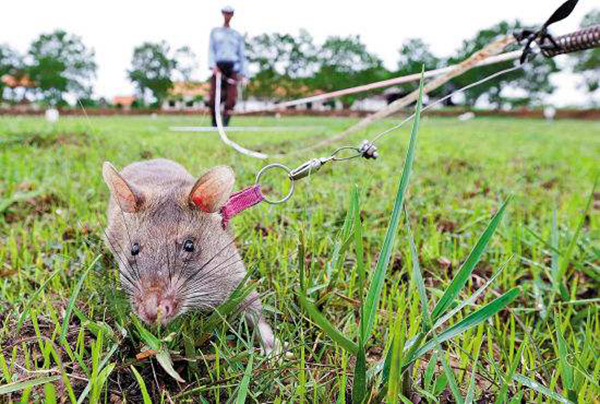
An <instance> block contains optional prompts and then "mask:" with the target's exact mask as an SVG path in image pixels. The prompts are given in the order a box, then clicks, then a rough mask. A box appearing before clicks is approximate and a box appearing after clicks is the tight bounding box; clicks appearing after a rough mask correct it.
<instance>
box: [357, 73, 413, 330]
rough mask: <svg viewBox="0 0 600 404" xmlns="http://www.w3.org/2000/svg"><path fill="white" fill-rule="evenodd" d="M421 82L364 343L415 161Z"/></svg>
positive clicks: (374, 283) (365, 317)
mask: <svg viewBox="0 0 600 404" xmlns="http://www.w3.org/2000/svg"><path fill="white" fill-rule="evenodd" d="M423 81H424V80H423V75H421V83H420V85H419V100H418V102H417V108H416V112H415V120H414V123H413V127H412V131H411V134H410V142H409V144H408V150H407V152H406V161H405V163H404V169H403V170H402V176H401V177H400V183H399V185H398V193H397V194H396V200H395V202H394V209H393V211H392V216H391V218H390V222H389V225H388V229H387V232H386V235H385V239H384V242H383V247H382V249H381V253H380V254H379V261H378V262H377V266H376V268H375V273H374V275H373V279H372V281H371V287H370V289H369V293H368V295H367V299H366V301H365V305H364V311H363V315H362V318H361V321H362V322H364V323H365V324H366V325H365V341H367V340H368V339H369V337H370V336H371V332H372V331H373V325H374V324H375V318H376V316H377V307H378V306H379V299H380V298H381V292H382V290H383V285H384V281H385V275H386V272H387V267H388V265H389V262H390V257H391V255H392V249H393V248H394V242H395V240H396V234H397V233H398V223H399V221H400V215H401V213H402V205H403V203H404V196H405V194H406V190H407V188H408V182H409V180H410V174H411V172H412V167H413V162H414V159H415V148H416V144H417V135H418V133H419V123H420V116H421V108H422V106H423Z"/></svg>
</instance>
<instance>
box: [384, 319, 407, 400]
mask: <svg viewBox="0 0 600 404" xmlns="http://www.w3.org/2000/svg"><path fill="white" fill-rule="evenodd" d="M403 323H404V316H402V315H400V316H398V317H396V321H395V324H394V330H393V334H392V335H393V336H394V339H393V342H392V347H391V349H390V350H391V352H392V354H391V364H390V375H389V384H388V386H387V388H388V391H387V402H388V403H397V402H398V396H399V395H400V393H401V390H402V354H403V352H404V342H405V341H404V339H405V333H404V332H403V329H402V326H403Z"/></svg>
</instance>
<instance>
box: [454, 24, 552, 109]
mask: <svg viewBox="0 0 600 404" xmlns="http://www.w3.org/2000/svg"><path fill="white" fill-rule="evenodd" d="M520 29H522V25H521V23H520V22H519V21H515V22H513V23H508V22H506V21H503V22H501V23H499V24H496V25H494V26H492V27H490V28H488V29H484V30H481V31H479V32H477V34H476V35H475V37H474V38H472V39H469V40H465V41H464V42H463V44H462V47H461V48H460V49H459V51H458V52H457V53H456V55H455V56H453V57H451V58H450V59H448V60H447V64H448V65H452V64H456V63H460V62H461V61H463V60H465V59H466V58H468V57H469V56H471V55H472V54H474V53H475V52H477V51H479V50H481V49H482V48H483V47H485V46H486V45H488V44H489V43H491V42H493V41H494V40H496V39H497V38H498V37H500V36H502V35H507V34H512V33H514V32H516V31H519V30H520ZM511 66H513V62H504V63H498V64H494V65H490V66H485V67H477V68H474V69H471V70H469V71H468V72H466V73H464V74H462V75H461V76H459V77H457V78H455V79H454V80H452V84H453V85H454V86H456V87H458V88H461V87H464V86H466V85H468V84H471V83H474V82H476V81H479V80H481V79H483V78H485V77H488V76H490V75H492V74H494V73H496V72H499V71H501V70H504V69H507V68H509V67H511ZM557 71H558V69H557V67H556V63H555V62H554V61H553V60H551V59H545V58H543V57H541V56H540V57H538V58H537V59H535V60H534V61H533V62H531V63H528V64H526V65H525V66H524V68H523V70H522V71H521V70H517V71H514V72H511V73H508V74H504V75H502V76H500V77H498V78H495V79H493V80H490V81H487V82H485V83H483V84H481V85H478V86H476V87H474V88H472V89H470V90H468V91H467V92H465V93H464V94H465V102H466V103H467V104H468V105H475V103H476V102H477V101H479V100H486V101H487V102H488V103H489V104H490V105H492V106H494V107H502V106H516V105H531V104H539V103H541V100H542V98H543V97H544V96H545V95H549V94H551V93H552V92H554V90H555V86H554V85H553V84H552V83H551V82H550V75H551V74H552V73H555V72H557ZM509 87H510V88H517V89H521V90H522V91H523V94H524V95H523V96H521V97H509V96H507V95H505V92H503V90H504V89H507V88H509Z"/></svg>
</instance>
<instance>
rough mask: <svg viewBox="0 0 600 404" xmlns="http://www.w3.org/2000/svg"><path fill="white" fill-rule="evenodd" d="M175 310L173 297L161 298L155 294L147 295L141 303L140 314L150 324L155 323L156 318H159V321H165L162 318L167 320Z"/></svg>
mask: <svg viewBox="0 0 600 404" xmlns="http://www.w3.org/2000/svg"><path fill="white" fill-rule="evenodd" d="M174 310H175V303H174V302H173V299H170V298H168V297H167V298H162V297H159V296H157V295H156V294H151V295H150V296H148V297H147V298H146V299H145V300H144V302H143V305H142V314H143V318H144V319H145V320H146V322H148V323H150V324H152V323H156V321H157V319H159V318H160V319H161V322H163V323H166V321H164V320H168V319H170V318H171V317H172V316H173V312H174Z"/></svg>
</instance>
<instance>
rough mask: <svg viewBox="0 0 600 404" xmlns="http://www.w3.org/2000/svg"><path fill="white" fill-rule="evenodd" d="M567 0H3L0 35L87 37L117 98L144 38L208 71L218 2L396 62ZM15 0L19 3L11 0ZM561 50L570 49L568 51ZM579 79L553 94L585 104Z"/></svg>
mask: <svg viewBox="0 0 600 404" xmlns="http://www.w3.org/2000/svg"><path fill="white" fill-rule="evenodd" d="M563 1H564V0H496V1H490V0H461V1H448V0H418V1H406V0H404V1H401V0H394V1H392V0H370V1H347V0H346V1H342V0H301V1H281V0H280V1H274V0H251V1H249V0H246V1H241V0H238V1H235V0H234V1H219V0H196V1H190V0H170V1H142V0H120V1H115V0H105V1H103V2H99V1H94V2H92V1H85V0H60V1H48V0H20V1H18V2H17V3H14V10H15V11H14V13H13V12H12V11H10V10H9V9H7V8H6V7H4V8H3V14H4V15H3V18H2V22H1V23H0V43H8V44H10V45H12V46H13V47H16V48H17V49H18V50H20V51H22V52H24V51H26V49H27V47H28V46H29V44H30V43H31V41H32V40H33V39H34V38H36V37H37V36H38V35H39V34H40V33H46V32H51V31H53V30H55V29H57V28H62V29H64V30H66V31H68V32H71V33H74V34H77V35H79V36H81V37H82V38H83V41H84V43H85V44H86V45H87V46H89V47H92V48H93V49H94V50H95V52H96V61H97V63H98V65H99V67H98V78H97V81H96V83H95V86H94V89H95V92H96V93H97V94H100V95H103V96H108V97H112V96H114V95H124V94H130V93H132V92H133V87H132V86H131V84H130V83H129V82H128V80H127V77H126V69H127V68H128V67H129V65H130V61H131V55H132V52H133V48H134V47H135V46H136V45H139V44H140V43H142V42H144V41H160V40H166V41H167V42H168V43H169V44H171V45H172V46H173V47H180V46H183V45H188V46H190V47H191V48H192V50H193V51H194V52H195V53H196V55H197V57H198V66H199V70H198V73H197V76H198V77H200V78H204V77H206V76H207V75H208V68H207V66H206V64H207V47H208V35H209V32H210V29H211V28H213V27H214V26H217V25H220V24H221V23H222V21H221V20H222V18H221V15H220V11H219V10H220V9H221V7H222V6H223V5H225V4H230V5H232V6H234V7H235V9H236V15H235V17H234V19H233V22H232V25H233V27H234V28H236V29H237V30H239V31H240V32H241V33H244V34H248V35H250V36H253V35H258V34H261V33H264V32H290V33H297V32H298V30H299V29H300V28H305V29H307V30H308V31H309V32H310V33H311V34H312V35H313V36H314V37H315V39H316V41H317V42H319V41H322V40H323V39H324V38H326V37H327V36H329V35H350V34H358V35H360V36H361V38H362V40H363V41H364V42H365V43H366V44H367V47H368V49H369V50H370V51H371V52H374V53H376V54H377V55H379V56H380V57H381V58H382V59H383V60H384V61H385V63H386V65H387V66H388V67H389V68H393V67H395V65H396V61H397V51H398V48H399V47H400V45H401V43H402V42H403V41H404V40H405V39H407V38H414V37H419V38H423V39H424V40H425V41H426V42H427V43H429V44H430V45H431V48H432V50H433V51H434V53H436V54H438V55H440V56H448V55H451V54H453V52H454V51H455V50H456V49H457V48H458V47H459V46H460V44H461V42H462V40H463V39H466V38H470V37H471V36H472V35H473V34H474V33H475V31H477V30H478V29H480V28H485V27H488V26H491V25H493V24H495V23H497V22H499V21H501V20H505V19H508V20H513V19H515V18H519V19H521V20H522V21H523V22H525V23H526V24H531V25H539V24H541V23H542V22H543V21H544V20H545V19H546V18H548V16H549V15H550V14H551V13H552V12H553V11H554V9H556V8H557V7H558V6H559V5H560V4H561V3H562V2H563ZM594 5H596V6H597V5H598V1H597V0H580V4H579V6H578V7H577V9H576V10H575V12H574V13H573V15H572V16H571V17H570V18H569V19H568V20H566V21H563V22H562V23H559V24H557V25H555V26H554V27H553V32H555V33H557V34H561V33H566V32H569V31H570V30H573V29H575V28H577V27H578V25H579V22H580V21H581V19H582V17H583V15H584V14H586V13H587V12H589V11H590V10H591V9H592V8H593V7H594ZM11 8H12V7H11ZM563 58H564V57H563ZM576 82H577V78H576V77H574V76H571V75H560V77H557V84H559V86H560V91H558V92H557V93H556V94H555V95H554V96H553V97H552V98H553V99H552V101H554V102H557V103H558V104H563V105H564V104H573V103H578V102H579V100H580V99H581V93H579V92H578V91H577V90H576V89H575V83H576Z"/></svg>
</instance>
